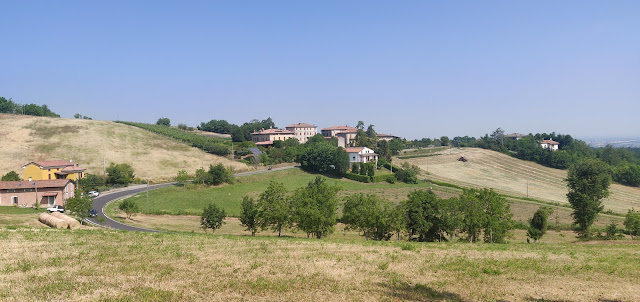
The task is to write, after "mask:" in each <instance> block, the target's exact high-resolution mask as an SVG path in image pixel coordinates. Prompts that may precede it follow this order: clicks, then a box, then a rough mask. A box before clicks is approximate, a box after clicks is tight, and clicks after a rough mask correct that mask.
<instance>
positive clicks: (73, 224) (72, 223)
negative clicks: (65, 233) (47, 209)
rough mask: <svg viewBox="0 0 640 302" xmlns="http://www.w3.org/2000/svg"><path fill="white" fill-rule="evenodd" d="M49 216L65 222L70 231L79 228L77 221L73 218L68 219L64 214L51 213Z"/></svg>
mask: <svg viewBox="0 0 640 302" xmlns="http://www.w3.org/2000/svg"><path fill="white" fill-rule="evenodd" d="M51 216H53V217H56V218H60V219H62V220H64V221H66V222H67V224H69V228H70V229H72V230H75V229H77V228H79V227H80V222H78V220H76V219H75V218H73V217H69V216H67V215H65V214H62V213H60V212H53V213H51Z"/></svg>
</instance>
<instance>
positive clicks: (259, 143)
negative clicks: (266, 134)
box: [256, 141, 273, 146]
mask: <svg viewBox="0 0 640 302" xmlns="http://www.w3.org/2000/svg"><path fill="white" fill-rule="evenodd" d="M271 145H273V142H272V141H264V142H257V143H256V146H271Z"/></svg>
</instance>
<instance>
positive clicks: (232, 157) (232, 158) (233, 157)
mask: <svg viewBox="0 0 640 302" xmlns="http://www.w3.org/2000/svg"><path fill="white" fill-rule="evenodd" d="M234 159H235V156H233V141H231V161H233V160H234Z"/></svg>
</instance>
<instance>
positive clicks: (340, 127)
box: [322, 125, 358, 131]
mask: <svg viewBox="0 0 640 302" xmlns="http://www.w3.org/2000/svg"><path fill="white" fill-rule="evenodd" d="M322 130H356V131H357V130H358V128H355V127H349V126H346V125H345V126H331V127H329V128H324V129H322Z"/></svg>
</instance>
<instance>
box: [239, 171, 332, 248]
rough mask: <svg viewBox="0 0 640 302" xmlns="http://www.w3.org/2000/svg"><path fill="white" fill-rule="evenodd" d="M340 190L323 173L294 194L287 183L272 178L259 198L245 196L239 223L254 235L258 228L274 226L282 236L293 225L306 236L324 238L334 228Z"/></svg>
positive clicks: (272, 228) (271, 227)
mask: <svg viewBox="0 0 640 302" xmlns="http://www.w3.org/2000/svg"><path fill="white" fill-rule="evenodd" d="M338 191H339V188H338V187H336V186H332V185H330V184H328V183H327V182H326V179H325V178H323V177H320V176H318V177H316V178H315V179H314V180H312V181H311V182H309V183H308V184H307V186H306V187H302V188H299V189H297V190H295V191H294V192H292V193H289V192H287V190H286V188H285V187H284V184H282V183H279V182H275V181H272V182H271V183H270V184H269V187H267V189H266V190H265V191H264V192H263V193H262V194H260V196H259V197H258V199H257V200H255V199H253V198H251V197H249V196H245V197H244V198H243V200H242V213H241V215H240V222H241V223H242V225H243V226H245V227H246V228H247V229H246V230H247V231H250V232H251V235H253V236H255V234H256V232H258V231H259V230H265V229H271V230H273V231H274V232H278V237H280V236H282V230H283V229H285V228H290V227H294V228H296V229H298V230H300V231H303V232H305V233H306V234H307V237H309V236H314V237H316V238H322V237H324V236H326V235H328V234H331V233H333V231H334V226H335V224H336V222H337V220H336V219H337V217H336V212H337V209H338V197H337V196H338V195H337V193H338Z"/></svg>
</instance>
